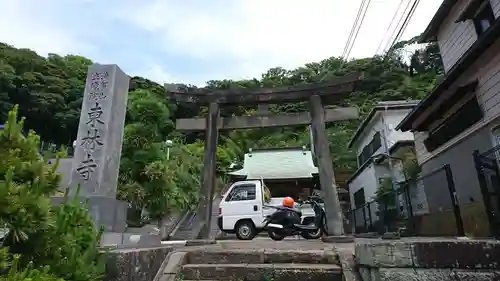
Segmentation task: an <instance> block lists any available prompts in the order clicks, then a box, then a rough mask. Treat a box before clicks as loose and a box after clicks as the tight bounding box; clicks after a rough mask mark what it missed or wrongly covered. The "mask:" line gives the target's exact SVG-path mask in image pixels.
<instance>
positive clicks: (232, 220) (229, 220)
mask: <svg viewBox="0 0 500 281" xmlns="http://www.w3.org/2000/svg"><path fill="white" fill-rule="evenodd" d="M283 199H284V197H274V198H270V192H269V189H268V188H267V187H266V186H265V185H264V184H263V181H260V180H249V181H240V182H236V183H234V184H232V185H231V186H230V187H229V189H228V190H227V192H226V193H225V194H224V195H223V196H222V200H221V203H220V204H219V214H218V219H217V224H218V227H219V229H221V230H222V231H223V232H225V233H236V236H237V237H238V239H241V240H251V239H253V238H254V237H255V236H256V235H257V234H258V233H259V232H261V231H262V230H264V220H265V219H266V218H267V217H268V216H270V215H272V214H273V213H274V212H275V211H276V209H275V208H273V207H278V206H281V205H282V202H283ZM318 204H319V205H320V206H321V205H322V203H320V202H319V200H318ZM295 208H297V209H298V210H299V211H300V212H301V218H300V222H301V224H303V225H309V224H312V223H314V222H315V217H316V216H315V212H314V210H313V209H312V208H311V206H310V205H309V204H296V206H295ZM321 208H322V207H321Z"/></svg>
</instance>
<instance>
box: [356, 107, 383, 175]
mask: <svg viewBox="0 0 500 281" xmlns="http://www.w3.org/2000/svg"><path fill="white" fill-rule="evenodd" d="M380 117H381V115H380V112H377V113H375V115H374V116H373V118H372V120H371V121H370V122H369V123H368V124H367V125H366V127H365V128H364V132H363V134H362V135H361V136H360V137H359V140H358V141H357V142H356V143H355V144H354V147H355V149H356V153H357V154H356V155H360V154H361V153H362V152H363V148H364V147H365V146H366V145H368V144H369V143H370V142H371V141H372V138H373V135H375V133H377V132H379V131H381V130H382V129H383V128H384V127H383V126H382V121H381V119H380ZM380 151H381V149H379V150H378V151H377V153H380ZM362 164H363V163H358V167H359V166H360V165H362Z"/></svg>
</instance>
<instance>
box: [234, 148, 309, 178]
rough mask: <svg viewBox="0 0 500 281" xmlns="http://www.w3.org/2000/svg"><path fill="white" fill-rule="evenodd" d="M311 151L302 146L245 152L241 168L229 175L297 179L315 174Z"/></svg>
mask: <svg viewBox="0 0 500 281" xmlns="http://www.w3.org/2000/svg"><path fill="white" fill-rule="evenodd" d="M317 173H318V168H317V167H316V166H314V163H313V157H312V154H311V151H309V150H303V149H302V148H284V149H265V150H254V151H252V152H250V153H247V154H245V160H244V163H243V169H241V170H238V171H234V172H231V173H230V174H231V175H243V176H247V179H260V178H263V179H299V178H312V174H317Z"/></svg>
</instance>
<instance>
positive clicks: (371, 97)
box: [0, 39, 442, 218]
mask: <svg viewBox="0 0 500 281" xmlns="http://www.w3.org/2000/svg"><path fill="white" fill-rule="evenodd" d="M414 41H415V40H414V39H412V40H410V41H405V42H400V43H399V44H397V45H396V46H395V47H394V49H393V51H392V52H391V53H390V55H388V56H385V57H381V56H375V57H370V58H363V59H355V60H351V61H348V62H346V61H343V60H342V59H340V58H336V57H331V58H326V59H324V60H322V61H320V62H311V63H308V64H306V65H304V66H301V67H298V68H296V69H292V70H287V69H283V68H281V67H276V68H272V69H269V70H268V71H267V72H265V73H264V74H262V77H259V78H255V79H252V80H240V81H233V80H211V81H208V82H207V85H208V87H212V88H217V89H228V88H255V87H274V86H281V85H295V84H301V83H312V82H317V81H325V80H328V79H330V78H332V77H335V76H341V75H344V74H347V73H350V72H353V71H363V72H364V80H363V81H362V82H361V83H360V85H359V87H358V88H357V90H356V92H354V93H352V95H350V97H349V98H348V99H346V100H345V101H343V102H342V104H339V105H341V106H346V105H349V106H356V107H358V108H359V110H360V113H361V115H362V117H364V115H365V114H366V113H367V112H368V111H369V110H370V108H371V106H372V105H373V104H374V103H375V102H377V101H382V100H407V99H420V98H422V97H424V96H425V95H426V94H427V93H428V92H429V91H430V90H431V89H432V88H433V87H434V85H435V82H436V79H437V77H438V75H440V74H441V73H442V65H441V59H440V56H439V53H438V48H437V46H435V45H429V46H427V47H426V48H424V49H421V50H418V51H415V52H411V53H408V51H407V49H408V48H407V46H408V45H410V44H413V43H414ZM92 63H93V62H92V61H91V60H89V59H87V58H85V57H81V56H74V55H67V56H60V55H56V54H50V55H49V56H48V57H42V56H39V55H38V54H36V53H35V52H34V51H32V50H29V49H17V48H14V47H11V46H9V45H7V44H1V43H0V122H4V121H6V119H7V113H8V111H9V110H10V109H11V108H12V107H13V106H14V105H15V104H18V105H19V115H20V116H24V117H26V120H25V127H26V128H27V129H33V130H34V131H36V132H37V134H39V135H40V137H41V139H42V140H43V141H44V142H51V143H55V144H57V145H68V146H70V145H71V143H72V142H73V140H74V139H75V136H76V132H77V127H78V120H79V115H80V107H81V102H82V94H83V91H84V85H85V78H86V72H87V68H88V66H89V65H91V64H92ZM306 108H307V105H306V104H304V103H299V104H284V105H283V104H282V105H276V106H273V107H272V108H271V110H272V111H274V112H297V111H301V110H305V109H306ZM254 111H255V108H245V107H243V106H240V107H236V108H226V109H224V110H223V112H222V114H223V115H226V116H228V115H231V114H243V115H244V114H252V113H253V112H254ZM205 113H206V108H203V107H202V108H198V107H196V106H186V105H181V104H175V103H173V102H171V101H170V100H169V99H168V98H167V96H166V94H165V90H164V89H163V87H162V86H161V85H159V84H157V83H155V82H152V81H150V80H148V79H146V78H143V77H133V78H132V80H131V85H130V94H129V102H128V111H127V117H126V118H127V119H126V127H125V138H124V145H123V154H122V163H121V169H120V187H119V189H120V192H119V195H120V197H121V198H122V199H125V200H127V201H129V202H131V203H132V204H133V205H134V206H135V207H136V208H137V209H138V210H139V209H141V208H143V207H145V208H146V209H148V210H149V211H150V213H151V215H152V216H153V217H156V218H160V217H161V216H162V215H164V213H165V212H168V211H172V210H178V209H185V208H189V207H191V206H193V205H194V204H195V203H196V201H197V191H198V189H199V176H200V169H201V163H202V156H203V136H202V134H201V133H193V134H188V135H184V134H180V133H178V132H175V130H174V129H175V128H174V124H175V119H176V118H181V117H195V116H203V115H204V114H205ZM359 122H360V120H353V121H346V122H340V123H335V124H329V125H328V136H329V138H330V147H331V152H332V158H333V160H334V165H335V168H336V169H337V170H341V171H353V170H355V167H356V157H355V154H353V153H352V152H351V151H349V150H348V149H347V143H348V141H349V139H350V137H351V136H352V134H353V132H354V130H355V129H356V127H357V126H358V125H359ZM166 139H172V140H173V141H174V143H175V145H174V147H173V149H172V151H171V157H170V160H168V161H167V159H166V147H165V144H164V141H165V140H166ZM308 143H309V135H308V132H307V128H306V127H297V128H270V129H252V130H240V131H232V132H229V133H227V134H225V135H223V136H222V137H221V140H220V141H219V148H218V151H217V157H218V159H217V163H218V167H217V170H218V174H219V181H223V180H224V176H223V174H224V171H226V169H227V167H229V165H230V164H231V163H232V162H235V161H236V162H238V161H239V162H241V161H242V158H243V155H244V153H245V152H246V151H247V150H248V149H249V148H267V147H290V146H301V145H307V144H308ZM166 210H167V211H166Z"/></svg>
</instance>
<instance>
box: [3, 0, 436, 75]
mask: <svg viewBox="0 0 500 281" xmlns="http://www.w3.org/2000/svg"><path fill="white" fill-rule="evenodd" d="M66 1H67V0H45V1H37V0H2V1H1V2H2V16H1V17H0V41H2V42H6V43H9V44H12V45H14V46H16V47H24V48H31V49H34V50H36V51H37V52H38V53H40V54H42V55H46V54H47V53H58V54H67V53H73V54H82V55H85V56H87V57H90V58H91V59H93V60H97V61H101V62H111V61H109V60H113V61H112V63H117V64H118V65H125V64H126V65H135V68H136V69H130V67H129V69H127V71H129V72H131V73H135V74H137V75H142V76H145V77H148V78H150V79H152V80H155V81H158V82H163V81H167V82H168V81H179V82H186V83H195V84H201V83H202V81H206V80H208V79H224V78H229V79H231V78H232V79H241V78H253V77H258V76H260V74H261V73H263V72H265V71H266V70H267V69H268V68H270V67H275V66H283V67H286V68H292V67H296V66H298V65H302V64H304V63H307V62H313V61H319V60H321V59H324V58H327V57H330V56H340V55H341V53H342V51H343V49H344V45H345V43H346V40H347V37H348V35H349V32H350V29H351V25H352V23H353V21H354V18H355V16H356V13H357V9H358V6H359V4H360V2H361V0H350V1H345V0H310V1H303V0H287V1H285V0H266V1H264V0H251V1H250V0H224V1H222V0H219V1H206V0H187V1H179V0H149V1H139V0H121V1H118V0H109V2H108V1H106V2H102V1H101V2H98V1H95V0H70V1H69V2H66ZM404 1H409V0H404ZM399 2H400V0H372V1H371V5H370V8H369V10H368V12H367V15H366V18H365V21H364V24H363V26H362V29H361V31H360V32H359V36H358V39H357V41H356V43H355V45H354V48H353V50H352V52H351V57H363V56H371V55H373V53H374V52H375V50H376V49H377V46H378V45H379V42H380V40H381V39H382V37H383V35H384V33H385V31H386V29H387V27H388V25H389V21H390V20H391V18H392V14H393V13H394V10H395V9H396V7H397V5H398V3H399ZM439 2H440V1H436V0H421V1H420V7H419V9H418V10H417V12H416V13H415V15H414V17H413V19H412V21H411V22H410V25H409V27H408V29H407V32H406V34H407V36H405V37H408V36H409V35H416V34H418V33H419V32H421V31H423V29H424V28H425V26H426V25H427V24H428V22H429V21H430V19H431V17H432V15H433V14H434V12H435V10H436V9H437V7H438V6H439V4H440V3H439ZM68 3H69V4H68ZM83 3H85V4H83ZM90 5H94V6H90ZM96 5H98V6H96ZM82 7H87V8H88V7H92V9H97V8H99V9H100V13H97V12H96V13H94V15H95V18H91V19H89V18H82V20H81V21H72V22H71V23H70V22H69V21H70V20H68V15H69V14H70V12H71V15H73V14H74V15H78V13H79V9H81V8H82ZM68 9H70V10H68ZM102 11H105V12H102ZM113 13H115V15H114V16H116V17H118V18H119V19H120V20H124V21H127V22H128V23H131V24H132V25H133V26H132V27H134V28H135V29H134V30H133V31H134V32H136V30H137V28H138V29H139V30H140V31H142V32H144V33H148V34H149V36H150V37H151V38H153V40H152V43H151V44H156V45H157V46H154V47H155V49H156V47H159V48H161V49H162V50H163V52H164V54H165V57H169V59H171V58H172V57H174V58H175V57H176V56H179V57H181V58H186V57H189V58H190V60H191V61H190V64H192V61H193V60H194V61H197V62H199V63H200V65H203V69H201V68H200V69H197V68H196V65H195V66H192V65H190V68H191V69H192V73H189V74H186V75H182V77H180V76H179V75H177V74H176V73H175V72H174V71H173V70H175V69H176V67H178V65H172V64H170V65H168V67H169V71H166V70H165V68H164V67H162V66H161V61H162V58H158V59H157V60H155V63H151V60H150V56H151V55H150V54H147V53H144V50H143V49H141V47H142V46H143V45H142V44H144V42H140V41H137V42H135V41H134V40H130V45H127V50H126V51H127V52H128V53H127V54H124V55H123V56H122V55H119V56H117V54H119V53H120V52H121V51H122V50H120V49H118V50H116V51H115V53H114V55H111V54H107V53H105V51H104V50H103V49H104V47H103V46H102V45H104V44H105V43H109V42H113V41H114V40H116V39H117V36H128V35H124V34H127V32H128V30H127V28H130V27H131V26H130V25H126V24H125V25H123V26H119V30H120V34H121V35H120V34H117V33H111V34H109V33H107V34H104V35H105V36H104V35H102V36H104V37H106V38H107V39H106V40H107V42H104V41H101V43H100V44H101V45H99V41H98V40H101V39H96V40H94V41H92V42H91V41H86V40H89V39H88V38H89V37H88V36H82V35H87V34H92V36H93V37H94V38H97V37H98V35H99V34H97V33H96V32H97V31H96V27H98V26H99V25H107V27H110V24H115V23H116V21H115V22H114V23H113V22H112V21H109V20H110V19H109V17H112V16H113V15H112V14H113ZM102 15H105V16H107V17H108V18H106V19H105V18H102V17H101V16H102ZM73 19H74V18H73ZM74 24H79V26H77V29H78V30H75V26H74ZM112 27H113V28H116V26H112ZM131 31H132V30H131ZM389 34H390V33H389ZM122 39H123V38H122ZM131 39H133V38H131ZM94 42H96V43H94ZM148 43H149V42H148ZM107 51H108V52H109V50H107ZM132 56H133V60H130V59H131V58H132ZM117 58H120V59H123V60H127V61H114V60H116V59H117ZM131 61H133V62H132V63H128V62H131ZM176 63H177V64H180V63H184V62H183V61H176ZM206 65H213V67H208V69H207V67H206ZM170 67H171V68H170ZM186 68H187V67H184V69H186ZM184 72H185V70H184ZM175 79H179V80H175ZM185 80H189V81H185ZM193 80H194V81H193Z"/></svg>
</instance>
